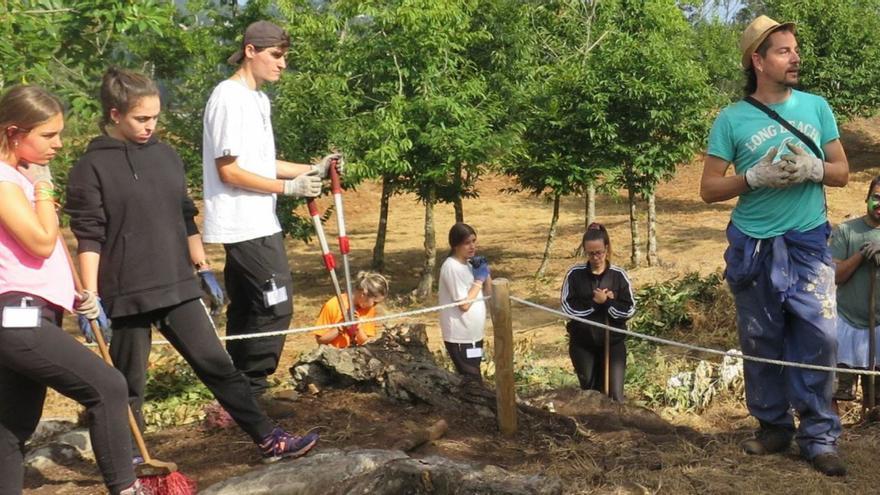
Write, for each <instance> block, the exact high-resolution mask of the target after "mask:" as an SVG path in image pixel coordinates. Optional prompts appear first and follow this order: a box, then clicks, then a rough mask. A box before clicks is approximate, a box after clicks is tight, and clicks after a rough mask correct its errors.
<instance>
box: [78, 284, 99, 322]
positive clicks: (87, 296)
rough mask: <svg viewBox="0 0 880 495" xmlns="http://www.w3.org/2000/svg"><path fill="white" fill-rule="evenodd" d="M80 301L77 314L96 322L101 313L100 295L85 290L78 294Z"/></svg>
mask: <svg viewBox="0 0 880 495" xmlns="http://www.w3.org/2000/svg"><path fill="white" fill-rule="evenodd" d="M78 299H79V301H78V302H77V303H76V313H77V314H79V315H83V316H85V317H86V318H88V319H90V320H95V319H97V318H98V315H99V314H100V313H101V309H100V308H98V295H97V294H95V293H94V292H92V291H90V290H84V291H82V292H80V293H79V294H78Z"/></svg>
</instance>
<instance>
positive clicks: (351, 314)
mask: <svg viewBox="0 0 880 495" xmlns="http://www.w3.org/2000/svg"><path fill="white" fill-rule="evenodd" d="M336 163H337V162H336V161H335V160H334V161H333V162H332V163H331V165H330V190H331V191H332V192H333V204H334V205H336V225H337V226H338V227H339V252H341V253H342V267H343V269H344V270H345V291H346V294H348V301H349V304H348V321H350V322H354V321H357V320H356V318H355V311H354V293H353V291H352V289H351V268H350V266H349V263H348V253H349V252H350V251H351V247H350V246H349V243H348V235H346V233H345V211H344V210H343V208H342V181H341V180H340V179H339V171H338V170H336Z"/></svg>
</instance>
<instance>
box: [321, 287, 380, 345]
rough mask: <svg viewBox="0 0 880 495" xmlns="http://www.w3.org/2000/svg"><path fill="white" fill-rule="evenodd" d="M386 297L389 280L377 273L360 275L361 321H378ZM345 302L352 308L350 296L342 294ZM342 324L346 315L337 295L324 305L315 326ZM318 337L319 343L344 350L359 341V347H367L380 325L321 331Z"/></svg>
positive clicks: (358, 302)
mask: <svg viewBox="0 0 880 495" xmlns="http://www.w3.org/2000/svg"><path fill="white" fill-rule="evenodd" d="M386 295H388V280H387V279H386V278H385V277H383V276H382V275H380V274H378V273H375V272H360V273H358V275H357V279H356V280H355V287H354V309H355V316H356V317H357V318H358V319H369V318H374V317H375V316H376V306H377V305H379V304H381V303H382V301H384V300H385V296H386ZM342 300H343V304H345V307H346V308H348V297H347V296H346V295H345V294H343V295H342ZM342 321H345V316H344V314H343V311H342V309H341V308H340V307H339V300H338V299H337V298H336V297H335V296H334V297H331V298H330V299H329V300H328V301H327V302H326V303H324V306H323V307H322V308H321V312H320V313H318V319H317V320H315V325H329V324H332V323H340V322H342ZM314 335H315V340H316V341H317V342H318V343H319V344H326V345H331V346H333V347H338V348H340V349H344V348H346V347H348V346H350V345H352V339H354V340H355V343H356V345H363V344H364V343H365V342H366V341H367V340H369V339H370V338H371V337H375V336H376V324H375V323H372V322H367V323H361V324H357V325H351V326H348V327H337V328H330V329H327V330H319V331H317V332H315V333H314Z"/></svg>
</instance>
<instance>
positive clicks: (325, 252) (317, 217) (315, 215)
mask: <svg viewBox="0 0 880 495" xmlns="http://www.w3.org/2000/svg"><path fill="white" fill-rule="evenodd" d="M334 168H335V167H334ZM307 203H308V206H309V216H311V217H312V223H314V224H315V233H316V234H318V242H319V243H320V244H321V255H322V256H323V257H324V267H325V268H327V271H328V272H330V279H331V280H333V290H335V291H336V299H337V300H339V308H340V309H341V310H342V314H343V315H345V309H344V308H345V306H344V305H343V304H342V303H343V300H342V289H340V288H339V279H338V278H336V260H335V259H334V258H333V253H331V252H330V247H329V246H328V245H327V237H326V236H325V235H324V226H323V225H322V224H321V212H319V211H318V205H317V204H316V203H315V198H309V199H308V201H307ZM349 301H351V299H349ZM346 320H347V319H346ZM347 321H348V320H347Z"/></svg>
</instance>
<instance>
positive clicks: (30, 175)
mask: <svg viewBox="0 0 880 495" xmlns="http://www.w3.org/2000/svg"><path fill="white" fill-rule="evenodd" d="M18 171H19V173H21V175H23V176H25V177H27V180H29V181H31V184H33V185H37V182H48V183H49V186H50V187H53V184H52V171H51V170H49V166H48V165H37V164H35V163H22V164H21V165H19V166H18Z"/></svg>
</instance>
